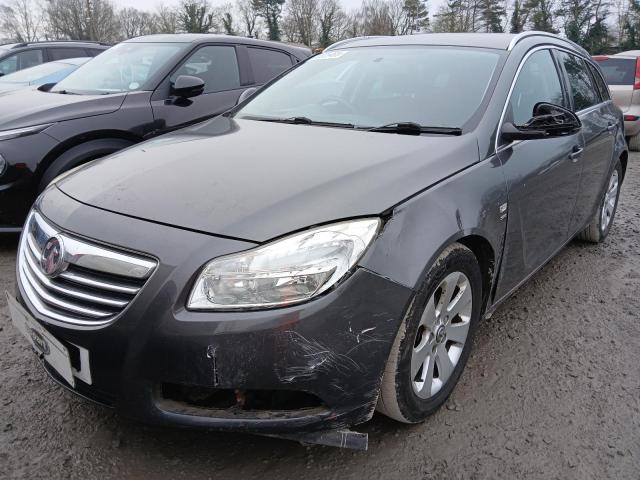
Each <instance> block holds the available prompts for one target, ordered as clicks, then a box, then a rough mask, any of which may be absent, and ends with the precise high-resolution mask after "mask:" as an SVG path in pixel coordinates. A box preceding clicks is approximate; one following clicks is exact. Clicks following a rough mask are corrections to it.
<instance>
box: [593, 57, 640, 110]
mask: <svg viewBox="0 0 640 480" xmlns="http://www.w3.org/2000/svg"><path fill="white" fill-rule="evenodd" d="M593 59H594V60H595V61H596V62H598V64H599V65H600V69H601V70H602V73H603V74H604V78H605V80H606V82H607V85H609V90H611V96H612V98H613V101H614V102H615V104H616V105H617V106H618V107H620V109H621V110H622V111H623V112H626V111H627V110H628V109H629V107H631V103H632V101H633V91H634V85H635V83H636V59H635V58H631V57H618V56H612V57H609V56H597V57H593ZM638 81H639V82H640V78H639V79H638Z"/></svg>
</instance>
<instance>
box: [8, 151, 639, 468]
mask: <svg viewBox="0 0 640 480" xmlns="http://www.w3.org/2000/svg"><path fill="white" fill-rule="evenodd" d="M638 162H640V155H634V156H633V157H632V158H631V160H630V163H631V164H630V166H629V171H628V174H627V179H626V182H625V184H624V186H623V191H622V196H621V202H620V207H619V210H618V216H617V219H616V222H615V225H614V227H613V229H612V231H611V234H610V236H609V238H608V239H607V241H606V242H604V243H603V244H601V245H596V246H593V245H586V244H580V243H572V244H571V245H569V246H568V247H567V248H566V249H565V250H564V251H563V252H562V253H560V254H559V255H558V256H557V257H556V258H555V259H554V260H553V261H551V263H550V264H548V265H547V266H546V267H545V268H544V269H543V270H541V271H540V272H539V273H538V274H537V275H536V276H535V277H534V278H533V279H532V280H531V281H530V282H529V283H528V284H527V285H526V286H524V287H523V288H522V289H520V291H519V292H518V293H517V294H516V295H515V296H514V297H513V298H511V299H510V300H508V301H507V302H506V303H505V304H504V305H503V306H502V307H501V308H500V309H499V310H498V311H497V312H496V313H495V314H494V316H493V318H492V319H491V320H487V321H485V322H483V324H482V325H481V326H480V328H479V330H478V336H477V338H476V345H475V350H474V352H473V354H472V356H471V359H470V361H469V364H468V366H467V369H466V371H465V372H464V374H463V376H462V379H461V382H460V384H459V385H458V387H457V388H456V389H455V391H454V393H453V395H452V397H451V399H450V400H449V402H448V403H447V405H446V407H445V408H442V409H441V410H440V411H439V412H438V413H437V414H435V415H434V416H432V417H431V418H430V419H429V420H428V421H427V422H426V423H424V424H423V425H418V426H406V425H399V424H396V423H394V422H392V421H390V420H387V419H386V418H384V417H382V416H379V415H377V416H376V417H374V419H373V420H372V421H371V422H369V423H368V424H366V425H363V426H361V428H360V430H362V431H366V432H368V433H369V435H370V437H369V438H370V447H369V451H368V452H356V453H354V452H352V451H345V450H339V449H332V448H327V447H313V448H309V447H303V446H300V445H298V444H296V443H293V442H288V441H284V440H273V439H267V438H261V437H254V436H246V435H235V434H234V435H231V434H220V433H206V432H194V431H183V430H169V429H158V428H150V427H145V426H141V425H138V424H135V423H131V422H128V421H126V420H123V419H122V418H119V417H118V416H117V415H115V414H114V413H113V412H111V411H109V410H107V409H104V408H101V407H97V406H94V405H91V404H89V403H87V402H85V401H83V400H81V399H78V398H76V397H74V396H73V395H72V394H70V393H68V392H67V391H65V390H63V389H62V388H60V387H58V386H56V385H55V384H54V383H53V382H52V381H50V380H49V379H48V378H47V377H46V375H45V374H44V372H43V371H42V369H41V368H40V366H39V364H38V362H37V360H36V358H35V356H34V355H33V354H32V353H31V351H30V348H29V347H28V346H27V343H26V341H24V340H23V339H22V338H20V337H19V335H18V333H17V331H16V330H15V329H14V328H13V326H12V325H11V324H10V322H9V319H8V317H7V309H6V301H5V299H4V296H3V297H2V299H0V403H1V406H0V477H1V478H94V477H98V476H100V477H101V478H105V479H106V478H123V477H127V478H152V477H153V478H175V479H180V478H190V479H191V478H224V479H228V480H234V479H236V478H237V479H240V478H242V479H246V478H254V477H256V478H260V479H269V478H278V479H280V478H300V477H301V476H303V475H304V476H305V477H306V480H312V479H316V478H318V479H333V478H336V479H337V478H340V479H344V478H361V477H362V476H363V474H366V476H367V477H368V478H385V479H390V478H408V475H413V476H414V478H423V479H430V478H447V479H455V478H465V479H467V478H491V479H495V478H508V479H511V478H540V479H552V478H558V479H567V478H570V479H572V478H575V479H591V478H593V479H602V478H616V479H623V478H624V479H638V478H640V412H639V406H640V400H639V398H640V347H639V346H638V342H639V341H640V323H639V322H638V315H639V314H640V235H639V233H640V213H639V212H640V164H638ZM15 254H16V239H15V238H0V291H4V290H5V289H7V288H9V289H12V288H13V281H14V280H13V277H14V257H15Z"/></svg>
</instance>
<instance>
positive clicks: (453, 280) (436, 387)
mask: <svg viewBox="0 0 640 480" xmlns="http://www.w3.org/2000/svg"><path fill="white" fill-rule="evenodd" d="M472 308H473V292H472V289H471V282H470V281H469V279H468V278H467V276H466V275H465V274H464V273H462V272H452V273H450V274H449V275H447V276H446V278H445V279H444V280H442V282H440V284H439V285H438V287H437V288H436V289H435V291H434V292H433V294H432V295H431V297H430V298H429V301H428V302H427V305H426V307H425V310H424V313H423V314H422V317H421V319H420V324H419V326H418V331H417V333H416V338H415V341H414V346H413V352H412V355H411V379H412V382H411V383H412V385H413V391H414V392H415V394H416V395H417V396H418V397H420V398H422V399H426V398H429V397H432V396H434V395H436V394H437V393H438V392H439V391H440V390H441V389H442V387H443V386H444V385H445V384H446V382H447V380H448V379H449V378H450V377H451V375H452V374H453V371H454V369H455V367H456V365H457V363H458V361H459V359H460V356H461V355H462V351H463V349H464V346H465V343H466V341H467V335H468V333H469V326H470V323H471V312H472Z"/></svg>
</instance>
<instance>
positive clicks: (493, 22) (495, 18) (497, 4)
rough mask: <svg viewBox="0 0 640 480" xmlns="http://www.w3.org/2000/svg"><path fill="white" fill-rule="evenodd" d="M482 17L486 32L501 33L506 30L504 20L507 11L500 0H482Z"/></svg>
mask: <svg viewBox="0 0 640 480" xmlns="http://www.w3.org/2000/svg"><path fill="white" fill-rule="evenodd" d="M479 6H480V18H481V22H482V25H483V27H484V28H483V29H484V31H485V32H492V33H501V32H503V31H504V29H503V27H502V20H503V19H504V17H505V16H506V15H507V12H506V10H505V8H504V6H503V4H502V2H501V1H500V0H481V2H480V5H479Z"/></svg>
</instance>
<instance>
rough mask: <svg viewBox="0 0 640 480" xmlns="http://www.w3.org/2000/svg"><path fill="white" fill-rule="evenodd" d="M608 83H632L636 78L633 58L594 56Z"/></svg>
mask: <svg viewBox="0 0 640 480" xmlns="http://www.w3.org/2000/svg"><path fill="white" fill-rule="evenodd" d="M594 60H595V61H596V62H598V65H600V69H601V70H602V73H603V74H604V78H605V79H606V81H607V83H608V84H609V85H633V84H634V82H635V78H636V59H635V58H615V57H597V58H594Z"/></svg>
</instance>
